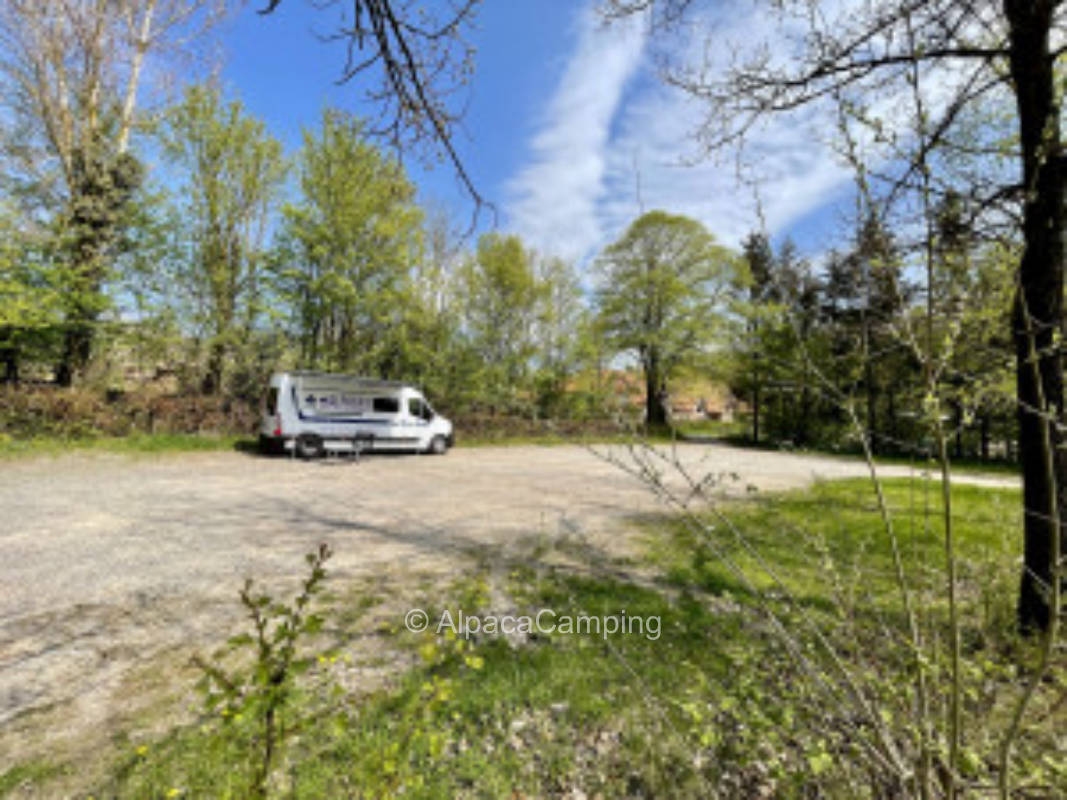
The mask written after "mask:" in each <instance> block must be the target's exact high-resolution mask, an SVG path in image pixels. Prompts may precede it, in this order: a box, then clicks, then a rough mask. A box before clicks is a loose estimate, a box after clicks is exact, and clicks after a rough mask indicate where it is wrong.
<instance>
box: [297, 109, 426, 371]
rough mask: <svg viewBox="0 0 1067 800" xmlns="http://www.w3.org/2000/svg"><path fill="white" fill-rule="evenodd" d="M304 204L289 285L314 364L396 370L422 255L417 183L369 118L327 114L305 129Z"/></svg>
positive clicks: (304, 352) (304, 350)
mask: <svg viewBox="0 0 1067 800" xmlns="http://www.w3.org/2000/svg"><path fill="white" fill-rule="evenodd" d="M299 173H300V194H301V198H300V199H301V202H300V203H299V204H297V205H290V206H286V207H285V209H284V218H285V225H284V232H285V236H284V244H283V247H282V248H281V249H282V250H283V251H284V256H283V258H282V260H281V262H280V264H279V270H278V277H279V279H280V280H279V286H280V288H281V289H282V293H283V296H284V297H285V298H286V299H287V300H288V302H289V303H290V305H291V307H292V308H293V309H294V311H295V318H296V321H297V328H298V334H299V339H300V345H301V357H302V361H303V363H304V364H305V365H307V366H308V367H312V368H326V369H340V370H355V371H361V372H367V373H373V374H377V373H392V372H395V368H396V366H397V365H396V364H393V365H390V364H389V363H387V362H388V361H390V360H392V361H396V360H397V350H398V348H400V349H403V344H404V343H403V342H402V341H399V339H400V338H402V335H403V333H404V331H403V330H402V328H403V325H402V322H403V320H400V319H399V318H398V315H399V314H400V313H401V312H402V311H404V309H405V308H406V307H407V305H408V300H409V299H412V300H413V298H409V297H408V294H407V293H408V290H409V286H408V278H409V275H410V272H411V270H412V269H413V268H414V266H415V265H416V264H417V262H418V261H419V258H420V256H421V253H422V232H421V227H420V225H421V222H422V212H421V211H420V210H419V208H418V207H417V206H416V205H415V188H414V186H413V185H412V184H411V182H410V181H409V180H408V178H407V176H406V175H405V174H404V170H403V168H402V167H401V166H400V164H399V163H397V162H396V161H395V160H394V159H390V158H387V157H386V156H385V155H383V154H382V153H381V152H380V151H379V150H378V149H377V148H376V147H375V146H374V145H373V144H371V143H370V142H368V141H367V139H366V137H365V131H364V126H363V123H362V122H361V121H360V120H358V119H356V118H354V117H352V116H350V115H348V114H345V113H342V112H339V111H333V110H327V111H325V112H323V115H322V125H321V128H320V130H319V132H318V134H317V135H316V134H315V133H314V132H311V131H305V132H304V146H303V149H302V150H301V152H300V158H299Z"/></svg>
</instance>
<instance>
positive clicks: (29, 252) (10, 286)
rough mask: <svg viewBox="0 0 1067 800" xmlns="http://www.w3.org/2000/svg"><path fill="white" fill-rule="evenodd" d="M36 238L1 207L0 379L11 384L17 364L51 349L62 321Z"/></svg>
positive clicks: (50, 270) (51, 273)
mask: <svg viewBox="0 0 1067 800" xmlns="http://www.w3.org/2000/svg"><path fill="white" fill-rule="evenodd" d="M43 244H45V243H44V242H42V241H41V240H40V237H35V236H33V235H32V234H31V233H30V232H27V231H25V230H22V229H21V228H20V227H19V225H18V224H17V221H16V215H15V213H14V211H13V210H11V209H8V208H3V207H0V365H2V366H3V374H2V375H0V381H3V382H5V383H16V382H18V380H19V375H20V373H19V366H20V362H21V361H22V360H23V359H24V358H26V357H27V356H30V357H40V356H42V355H45V354H49V353H51V352H52V351H54V349H55V344H56V339H57V337H56V332H57V331H58V330H59V326H60V323H61V320H62V311H63V307H62V296H61V293H60V291H59V290H58V289H57V285H56V284H57V276H56V269H55V263H54V259H51V258H50V257H49V253H48V251H47V249H46V248H45V247H43V246H42V245H43Z"/></svg>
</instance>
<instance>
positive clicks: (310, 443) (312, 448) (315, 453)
mask: <svg viewBox="0 0 1067 800" xmlns="http://www.w3.org/2000/svg"><path fill="white" fill-rule="evenodd" d="M324 450H325V448H323V445H322V438H321V437H319V436H316V435H315V434H313V433H302V434H301V435H300V436H297V437H296V454H297V455H298V456H300V457H301V458H303V459H305V460H310V459H312V458H319V457H320V456H321V455H322V454H323V452H324Z"/></svg>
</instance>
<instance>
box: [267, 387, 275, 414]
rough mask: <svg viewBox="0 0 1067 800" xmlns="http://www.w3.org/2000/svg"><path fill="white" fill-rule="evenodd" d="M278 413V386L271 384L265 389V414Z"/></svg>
mask: <svg viewBox="0 0 1067 800" xmlns="http://www.w3.org/2000/svg"><path fill="white" fill-rule="evenodd" d="M277 413H278V387H276V386H271V387H270V388H269V389H267V414H268V415H269V416H274V415H275V414H277Z"/></svg>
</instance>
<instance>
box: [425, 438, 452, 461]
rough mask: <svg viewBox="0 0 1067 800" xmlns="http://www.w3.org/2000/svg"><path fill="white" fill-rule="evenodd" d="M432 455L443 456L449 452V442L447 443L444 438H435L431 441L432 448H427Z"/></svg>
mask: <svg viewBox="0 0 1067 800" xmlns="http://www.w3.org/2000/svg"><path fill="white" fill-rule="evenodd" d="M426 449H427V450H429V451H430V453H431V454H432V455H435V456H443V455H444V454H445V451H446V450H448V442H446V441H445V437H444V436H435V437H433V438H432V439H430V446H429V447H428V448H426Z"/></svg>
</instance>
